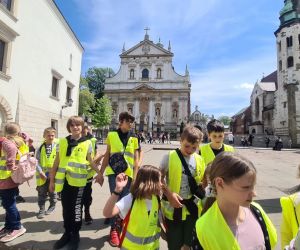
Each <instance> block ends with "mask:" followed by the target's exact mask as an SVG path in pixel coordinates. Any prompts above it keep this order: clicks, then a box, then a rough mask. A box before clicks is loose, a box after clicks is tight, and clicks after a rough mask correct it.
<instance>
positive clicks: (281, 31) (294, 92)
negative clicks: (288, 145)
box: [274, 0, 300, 147]
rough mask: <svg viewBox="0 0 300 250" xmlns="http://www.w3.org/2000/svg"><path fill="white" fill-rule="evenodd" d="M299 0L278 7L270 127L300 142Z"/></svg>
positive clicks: (292, 0) (295, 141)
mask: <svg viewBox="0 0 300 250" xmlns="http://www.w3.org/2000/svg"><path fill="white" fill-rule="evenodd" d="M299 5H300V4H299V0H285V1H284V7H283V9H282V10H281V11H280V26H279V28H278V30H277V31H276V32H275V35H276V43H277V64H278V67H277V72H278V89H277V91H276V92H275V112H274V129H275V134H276V135H279V136H289V137H290V138H291V140H292V145H293V146H297V147H299V146H300V91H299V83H300V57H299V52H300V8H299V7H300V6H299Z"/></svg>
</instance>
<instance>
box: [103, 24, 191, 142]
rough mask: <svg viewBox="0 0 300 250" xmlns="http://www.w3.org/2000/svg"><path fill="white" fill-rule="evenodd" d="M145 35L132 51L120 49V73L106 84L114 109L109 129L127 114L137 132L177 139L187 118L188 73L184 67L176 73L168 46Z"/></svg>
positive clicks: (189, 88) (169, 46) (188, 106)
mask: <svg viewBox="0 0 300 250" xmlns="http://www.w3.org/2000/svg"><path fill="white" fill-rule="evenodd" d="M147 31H148V29H146V34H145V37H144V40H143V41H141V42H139V43H138V44H136V45H135V46H133V47H132V48H130V49H128V50H125V46H123V50H122V53H121V55H120V58H121V65H120V69H119V71H118V72H117V73H116V74H115V75H114V76H112V77H109V78H107V79H106V81H105V90H104V92H105V94H106V95H107V96H108V97H109V98H110V100H111V104H112V109H113V119H112V124H111V129H112V128H116V127H117V124H118V116H119V114H120V113H121V112H124V111H128V112H129V113H131V114H132V115H133V116H134V117H135V131H136V132H140V131H143V132H145V133H149V132H151V133H153V135H154V136H155V135H157V134H160V133H165V132H167V133H170V135H171V137H172V138H176V137H178V136H179V133H180V127H182V126H183V125H184V124H186V123H187V122H188V118H189V116H190V92H191V83H190V76H189V72H188V69H187V67H186V70H185V74H184V75H180V74H178V73H176V72H175V70H174V67H173V65H172V59H173V56H174V54H173V53H172V51H171V45H170V42H169V45H168V48H167V49H166V48H164V47H163V44H161V42H160V41H159V42H158V43H154V42H153V41H151V40H150V38H149V35H148V34H147Z"/></svg>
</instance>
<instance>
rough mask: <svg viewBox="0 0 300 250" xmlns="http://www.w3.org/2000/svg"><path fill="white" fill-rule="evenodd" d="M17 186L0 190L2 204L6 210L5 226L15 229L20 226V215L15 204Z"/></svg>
mask: <svg viewBox="0 0 300 250" xmlns="http://www.w3.org/2000/svg"><path fill="white" fill-rule="evenodd" d="M17 192H18V188H17V187H16V188H11V189H2V190H0V197H1V199H2V206H3V208H4V209H5V211H6V216H5V228H6V229H12V230H17V229H20V228H21V217H20V214H19V211H18V209H17V206H16V195H17Z"/></svg>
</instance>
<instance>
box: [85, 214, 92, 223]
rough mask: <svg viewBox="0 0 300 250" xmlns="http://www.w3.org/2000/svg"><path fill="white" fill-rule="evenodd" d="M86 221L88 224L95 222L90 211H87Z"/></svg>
mask: <svg viewBox="0 0 300 250" xmlns="http://www.w3.org/2000/svg"><path fill="white" fill-rule="evenodd" d="M84 221H85V224H86V225H91V224H92V223H93V218H92V216H91V214H90V212H85V215H84Z"/></svg>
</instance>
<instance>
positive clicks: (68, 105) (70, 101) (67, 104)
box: [61, 98, 73, 110]
mask: <svg viewBox="0 0 300 250" xmlns="http://www.w3.org/2000/svg"><path fill="white" fill-rule="evenodd" d="M72 104H73V100H72V99H71V98H70V99H68V100H67V102H66V103H65V104H64V105H62V106H61V109H62V110H63V109H64V108H67V107H72Z"/></svg>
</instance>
